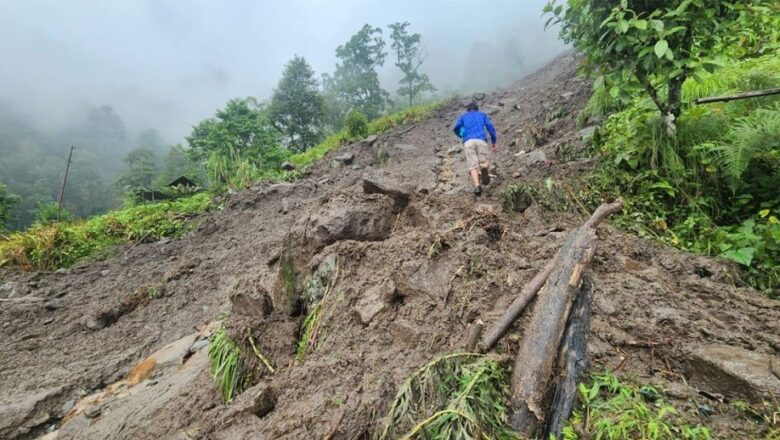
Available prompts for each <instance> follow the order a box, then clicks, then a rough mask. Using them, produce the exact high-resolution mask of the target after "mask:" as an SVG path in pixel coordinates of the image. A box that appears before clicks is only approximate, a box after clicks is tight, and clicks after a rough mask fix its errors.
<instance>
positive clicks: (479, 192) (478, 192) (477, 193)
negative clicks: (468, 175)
mask: <svg viewBox="0 0 780 440" xmlns="http://www.w3.org/2000/svg"><path fill="white" fill-rule="evenodd" d="M474 195H475V196H477V197H479V196H481V195H482V186H480V185H477V187H476V188H474Z"/></svg>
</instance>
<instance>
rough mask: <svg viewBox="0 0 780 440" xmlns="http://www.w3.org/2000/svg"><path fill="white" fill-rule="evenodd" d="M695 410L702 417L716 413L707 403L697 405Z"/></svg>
mask: <svg viewBox="0 0 780 440" xmlns="http://www.w3.org/2000/svg"><path fill="white" fill-rule="evenodd" d="M697 410H698V411H699V414H701V415H703V416H704V417H711V416H714V415H716V414H717V413H718V412H717V411H715V408H713V407H711V406H709V405H699V406H698V408H697Z"/></svg>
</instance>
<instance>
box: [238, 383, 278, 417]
mask: <svg viewBox="0 0 780 440" xmlns="http://www.w3.org/2000/svg"><path fill="white" fill-rule="evenodd" d="M234 406H235V411H236V412H239V413H250V414H254V415H255V416H257V417H265V416H266V415H267V414H268V413H270V412H271V411H273V410H274V408H275V407H276V393H275V392H274V391H273V389H272V388H271V387H270V386H269V385H268V384H266V383H259V384H257V385H255V386H253V387H251V388H249V389H248V390H246V391H244V392H243V393H241V394H240V395H239V396H238V397H237V398H236V402H235V403H234Z"/></svg>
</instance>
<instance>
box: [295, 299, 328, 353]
mask: <svg viewBox="0 0 780 440" xmlns="http://www.w3.org/2000/svg"><path fill="white" fill-rule="evenodd" d="M321 305H322V304H321V303H320V304H317V305H315V306H314V307H312V309H311V311H310V312H309V314H308V315H306V319H304V320H303V325H302V326H301V337H300V339H299V340H298V347H297V348H296V350H295V361H296V362H301V361H303V358H304V357H306V354H307V353H309V352H310V351H311V350H313V349H314V347H313V346H312V345H313V340H312V338H313V336H314V331H315V329H316V328H317V326H318V324H319V321H320V312H321V307H320V306H321Z"/></svg>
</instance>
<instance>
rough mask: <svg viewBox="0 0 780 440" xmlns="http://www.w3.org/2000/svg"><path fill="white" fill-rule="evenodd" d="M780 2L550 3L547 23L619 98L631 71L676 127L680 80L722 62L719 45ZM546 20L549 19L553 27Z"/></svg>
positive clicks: (571, 0)
mask: <svg viewBox="0 0 780 440" xmlns="http://www.w3.org/2000/svg"><path fill="white" fill-rule="evenodd" d="M776 4H777V0H738V1H737V0H653V1H648V0H621V1H615V0H551V1H550V2H549V3H548V4H547V6H546V7H545V11H546V12H548V13H551V14H552V15H553V17H552V18H550V21H549V22H552V21H554V22H556V23H560V24H561V37H562V38H563V40H564V41H566V42H567V43H573V44H574V47H575V48H576V49H577V50H579V51H580V52H582V53H583V54H584V55H585V60H586V65H587V66H588V67H589V68H590V69H592V70H596V71H599V72H600V73H602V74H603V78H604V79H605V80H606V81H607V83H608V85H609V86H610V93H611V94H612V96H613V97H615V98H618V97H619V96H620V95H621V93H623V92H624V91H625V90H626V85H625V84H621V83H622V78H624V77H626V76H629V77H633V78H634V79H635V81H636V82H637V83H638V84H639V85H640V86H641V87H642V88H643V89H644V90H645V91H646V92H647V94H648V95H649V96H650V98H651V99H652V100H653V102H654V103H655V105H656V107H658V110H659V111H660V112H661V114H662V116H663V121H664V123H665V125H666V129H667V132H668V133H669V134H670V135H673V134H674V133H675V131H676V120H677V118H678V117H679V116H680V113H681V110H682V85H683V83H684V82H685V80H686V79H687V78H689V77H692V76H693V77H695V76H697V73H698V72H700V71H701V70H703V69H708V70H709V69H712V68H714V67H715V66H717V65H719V64H721V63H722V61H723V60H721V59H719V56H720V57H722V55H720V54H719V53H722V51H719V50H716V49H717V48H718V47H719V46H722V45H723V44H728V40H729V39H732V38H734V36H735V35H742V34H744V33H745V32H748V33H751V32H753V31H751V29H745V25H744V23H745V20H747V19H749V18H750V17H751V16H753V15H755V14H757V13H758V14H762V15H764V14H771V13H773V12H772V9H769V8H771V7H772V5H774V8H775V12H774V13H776V8H777V6H776ZM549 22H548V24H549Z"/></svg>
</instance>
